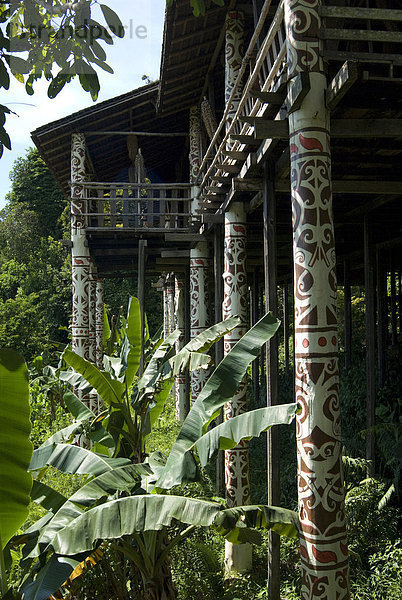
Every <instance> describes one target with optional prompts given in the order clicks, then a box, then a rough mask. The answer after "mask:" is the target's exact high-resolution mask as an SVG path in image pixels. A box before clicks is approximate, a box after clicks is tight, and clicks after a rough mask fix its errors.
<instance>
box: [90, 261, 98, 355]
mask: <svg viewBox="0 0 402 600" xmlns="http://www.w3.org/2000/svg"><path fill="white" fill-rule="evenodd" d="M96 279H97V277H96V270H95V267H94V266H93V265H92V264H91V266H90V269H89V280H88V301H89V306H88V308H89V313H88V325H89V327H88V334H89V335H88V337H89V351H88V356H89V360H90V361H91V362H92V363H95V362H96Z"/></svg>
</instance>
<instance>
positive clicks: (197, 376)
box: [190, 242, 210, 402]
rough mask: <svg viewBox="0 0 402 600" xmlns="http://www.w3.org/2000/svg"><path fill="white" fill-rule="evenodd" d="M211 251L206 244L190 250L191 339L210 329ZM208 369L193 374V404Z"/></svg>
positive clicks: (203, 243)
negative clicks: (209, 281)
mask: <svg viewBox="0 0 402 600" xmlns="http://www.w3.org/2000/svg"><path fill="white" fill-rule="evenodd" d="M208 268H209V250H208V244H207V243H206V242H200V243H198V244H197V245H196V246H195V248H192V249H191V250H190V302H191V306H190V328H191V329H190V335H191V339H192V338H194V337H195V336H196V335H198V334H199V333H201V332H202V331H204V330H205V329H207V328H208V327H209V323H210V318H209V293H208ZM208 374H209V371H208V369H197V370H196V371H192V373H191V402H195V400H196V399H197V397H198V394H199V393H200V391H201V390H202V388H203V387H204V385H205V382H206V380H207V378H208Z"/></svg>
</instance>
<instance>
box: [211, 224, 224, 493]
mask: <svg viewBox="0 0 402 600" xmlns="http://www.w3.org/2000/svg"><path fill="white" fill-rule="evenodd" d="M222 275H223V231H222V225H220V224H216V225H215V229H214V301H215V323H219V322H220V321H222V302H223V278H222ZM222 358H223V340H219V342H217V343H216V344H215V365H218V364H219V363H220V362H221V360H222ZM216 421H217V423H222V421H223V415H222V412H221V414H220V415H219V417H217V419H216ZM224 489H225V455H224V452H223V451H222V450H220V451H219V452H218V456H217V458H216V493H217V494H218V496H222V495H223V491H224Z"/></svg>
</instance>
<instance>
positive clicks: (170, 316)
mask: <svg viewBox="0 0 402 600" xmlns="http://www.w3.org/2000/svg"><path fill="white" fill-rule="evenodd" d="M166 303H167V330H168V335H170V334H171V333H173V331H174V329H175V322H174V275H173V273H169V275H168V277H167V279H166Z"/></svg>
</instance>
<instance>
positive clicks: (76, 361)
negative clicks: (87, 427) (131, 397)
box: [63, 348, 126, 405]
mask: <svg viewBox="0 0 402 600" xmlns="http://www.w3.org/2000/svg"><path fill="white" fill-rule="evenodd" d="M63 359H64V360H65V362H66V363H67V364H68V365H70V367H72V368H73V369H74V370H75V371H77V373H79V374H80V375H82V377H84V379H85V380H86V381H87V382H88V383H89V384H90V385H91V386H92V387H93V388H94V389H95V390H96V391H97V392H98V394H99V395H100V397H101V398H102V400H103V401H104V402H105V403H106V404H108V405H113V404H114V403H117V402H120V401H121V398H122V396H123V394H124V392H125V389H126V388H125V386H124V384H123V383H121V382H120V381H118V380H116V379H112V377H111V376H110V374H109V373H107V371H101V370H100V369H98V367H96V366H95V365H93V364H92V363H90V362H89V361H87V360H85V358H82V357H81V356H78V354H75V352H72V351H71V350H69V349H68V348H67V349H66V350H64V352H63Z"/></svg>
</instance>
